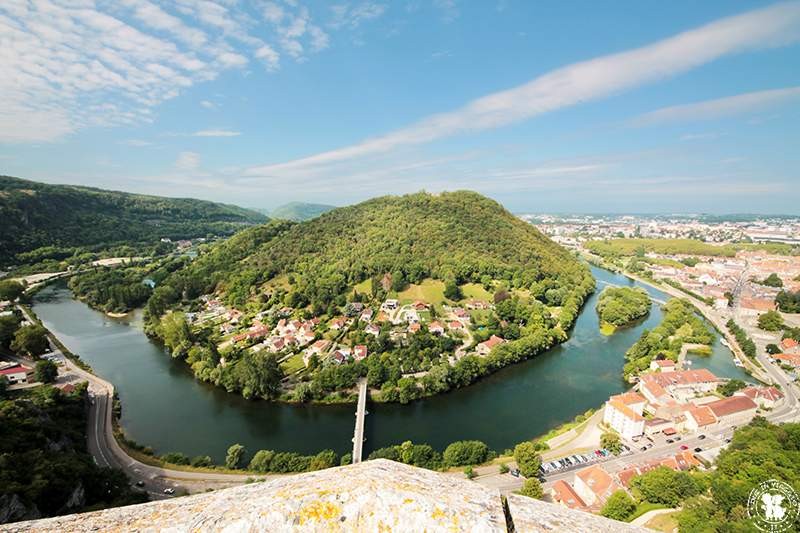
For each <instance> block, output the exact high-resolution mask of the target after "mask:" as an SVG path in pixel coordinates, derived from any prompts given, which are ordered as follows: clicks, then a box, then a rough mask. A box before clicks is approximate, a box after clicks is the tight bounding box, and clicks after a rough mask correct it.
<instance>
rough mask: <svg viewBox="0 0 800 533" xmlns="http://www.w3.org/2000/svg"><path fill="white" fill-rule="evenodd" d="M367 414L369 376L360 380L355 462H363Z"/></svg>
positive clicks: (354, 452)
mask: <svg viewBox="0 0 800 533" xmlns="http://www.w3.org/2000/svg"><path fill="white" fill-rule="evenodd" d="M366 416H367V378H361V379H360V380H358V403H357V404H356V427H355V430H354V431H353V464H356V463H360V462H361V455H362V454H363V448H364V418H365V417H366Z"/></svg>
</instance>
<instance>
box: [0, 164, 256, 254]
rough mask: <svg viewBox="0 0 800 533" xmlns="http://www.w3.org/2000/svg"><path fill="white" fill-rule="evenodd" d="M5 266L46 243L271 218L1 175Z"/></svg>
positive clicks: (186, 234) (115, 239)
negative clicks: (17, 256) (20, 254)
mask: <svg viewBox="0 0 800 533" xmlns="http://www.w3.org/2000/svg"><path fill="white" fill-rule="evenodd" d="M0 220H2V224H0V264H3V263H9V262H12V261H14V257H15V256H16V254H19V253H23V252H28V251H31V250H34V249H37V248H40V247H44V246H65V247H68V246H90V245H98V244H114V243H120V242H126V241H135V242H152V241H158V240H159V239H160V238H164V237H167V238H171V239H188V238H195V237H201V236H205V235H207V234H209V233H210V234H217V235H227V234H231V233H233V232H234V231H236V230H238V229H240V228H242V227H243V226H247V225H252V224H258V223H262V222H265V221H266V220H268V219H267V217H265V216H264V215H261V214H259V213H256V212H255V211H251V210H249V209H244V208H241V207H237V206H233V205H226V204H219V203H214V202H208V201H205V200H195V199H190V198H164V197H159V196H148V195H143V194H133V193H126V192H120V191H109V190H104V189H97V188H92V187H83V186H77V185H51V184H46V183H38V182H35V181H28V180H23V179H20V178H14V177H11V176H0Z"/></svg>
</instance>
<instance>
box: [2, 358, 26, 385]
mask: <svg viewBox="0 0 800 533" xmlns="http://www.w3.org/2000/svg"><path fill="white" fill-rule="evenodd" d="M32 372H33V371H32V370H31V369H30V368H28V367H25V366H22V365H18V364H16V363H12V364H6V365H5V367H0V376H5V378H6V379H7V380H8V384H9V385H16V384H18V383H28V375H30V374H31V373H32Z"/></svg>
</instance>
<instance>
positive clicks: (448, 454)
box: [443, 440, 489, 466]
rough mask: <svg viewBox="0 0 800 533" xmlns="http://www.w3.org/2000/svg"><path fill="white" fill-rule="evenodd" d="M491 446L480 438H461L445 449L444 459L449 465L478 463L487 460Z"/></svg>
mask: <svg viewBox="0 0 800 533" xmlns="http://www.w3.org/2000/svg"><path fill="white" fill-rule="evenodd" d="M488 455H489V447H488V446H487V445H486V444H484V443H483V442H481V441H479V440H460V441H456V442H453V443H451V444H450V445H449V446H447V448H445V450H444V454H443V459H444V464H445V465H447V466H466V465H478V464H481V463H483V462H485V461H486V459H487V457H488Z"/></svg>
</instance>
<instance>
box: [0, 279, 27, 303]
mask: <svg viewBox="0 0 800 533" xmlns="http://www.w3.org/2000/svg"><path fill="white" fill-rule="evenodd" d="M23 292H25V286H24V285H22V284H21V283H19V282H17V281H14V280H10V279H9V280H5V281H0V301H5V300H8V301H10V302H13V301H14V300H16V299H17V298H19V297H20V296H22V293H23Z"/></svg>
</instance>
